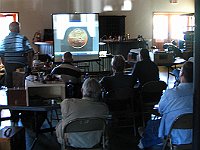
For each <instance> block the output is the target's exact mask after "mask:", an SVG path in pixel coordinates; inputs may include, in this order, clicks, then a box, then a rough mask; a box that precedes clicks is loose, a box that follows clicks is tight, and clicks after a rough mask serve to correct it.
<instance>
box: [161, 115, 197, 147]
mask: <svg viewBox="0 0 200 150" xmlns="http://www.w3.org/2000/svg"><path fill="white" fill-rule="evenodd" d="M173 129H193V114H192V113H186V114H182V115H180V116H178V117H177V118H176V119H175V120H174V122H173V123H172V125H171V127H170V130H169V133H168V135H167V137H166V138H165V140H164V144H163V148H162V150H165V149H166V148H167V146H169V147H170V150H192V143H191V144H180V145H174V144H172V141H171V132H172V130H173Z"/></svg>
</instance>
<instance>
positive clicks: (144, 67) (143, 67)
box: [132, 49, 159, 86]
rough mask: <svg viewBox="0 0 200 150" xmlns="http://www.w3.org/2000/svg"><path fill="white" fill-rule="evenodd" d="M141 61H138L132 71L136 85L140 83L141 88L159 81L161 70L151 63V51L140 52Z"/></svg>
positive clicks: (143, 50)
mask: <svg viewBox="0 0 200 150" xmlns="http://www.w3.org/2000/svg"><path fill="white" fill-rule="evenodd" d="M140 58H141V61H138V62H137V63H136V64H135V66H134V68H133V71H132V76H133V79H134V83H136V82H137V81H139V83H140V86H142V85H144V84H145V83H147V82H149V81H158V80H159V69H158V66H157V65H156V64H155V63H154V62H153V61H151V59H150V56H149V51H148V50H147V49H142V50H141V51H140Z"/></svg>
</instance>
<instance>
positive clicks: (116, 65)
mask: <svg viewBox="0 0 200 150" xmlns="http://www.w3.org/2000/svg"><path fill="white" fill-rule="evenodd" d="M111 66H112V69H113V71H114V72H123V71H124V68H125V59H124V57H123V56H122V55H115V56H114V57H113V58H112V60H111Z"/></svg>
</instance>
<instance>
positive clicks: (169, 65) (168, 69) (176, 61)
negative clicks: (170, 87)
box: [157, 57, 186, 83]
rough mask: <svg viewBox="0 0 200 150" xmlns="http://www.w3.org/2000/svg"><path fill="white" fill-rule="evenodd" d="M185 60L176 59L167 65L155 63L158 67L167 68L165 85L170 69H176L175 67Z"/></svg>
mask: <svg viewBox="0 0 200 150" xmlns="http://www.w3.org/2000/svg"><path fill="white" fill-rule="evenodd" d="M185 62H186V60H185V59H183V58H180V57H176V58H175V60H174V62H169V63H157V65H158V66H166V67H167V83H168V80H169V74H170V69H176V66H177V65H181V64H183V63H185ZM172 66H175V68H172Z"/></svg>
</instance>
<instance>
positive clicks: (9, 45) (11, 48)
mask: <svg viewBox="0 0 200 150" xmlns="http://www.w3.org/2000/svg"><path fill="white" fill-rule="evenodd" d="M9 30H10V33H9V35H7V36H6V37H5V39H3V41H1V43H0V57H1V59H2V63H3V64H4V67H5V70H6V76H5V80H6V86H7V87H8V88H11V87H13V78H12V73H13V72H14V71H15V70H16V69H18V68H24V67H27V66H28V67H29V68H30V67H31V64H32V60H33V55H34V50H33V48H32V47H31V45H30V42H29V40H28V38H27V37H26V36H24V35H21V34H20V33H19V32H20V24H19V23H18V22H12V23H10V25H9Z"/></svg>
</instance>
